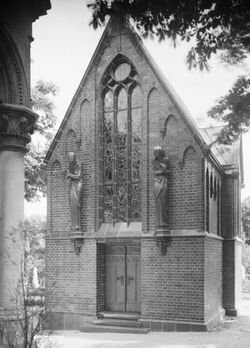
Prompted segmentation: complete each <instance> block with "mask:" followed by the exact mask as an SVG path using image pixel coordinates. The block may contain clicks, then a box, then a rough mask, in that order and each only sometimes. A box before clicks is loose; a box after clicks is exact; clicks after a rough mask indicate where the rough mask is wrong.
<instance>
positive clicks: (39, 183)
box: [25, 80, 58, 201]
mask: <svg viewBox="0 0 250 348" xmlns="http://www.w3.org/2000/svg"><path fill="white" fill-rule="evenodd" d="M57 93H58V88H57V87H56V86H55V84H54V83H52V82H46V81H43V80H39V81H37V83H36V85H35V87H34V88H32V90H31V105H32V109H33V110H34V111H35V112H37V113H38V114H39V119H38V122H37V124H36V131H37V132H36V135H35V137H34V136H33V139H32V142H31V143H30V144H29V152H28V153H27V155H26V156H25V199H26V200H27V201H32V200H34V199H39V197H40V196H41V195H45V194H46V176H45V164H44V163H43V159H44V157H45V154H46V151H47V148H48V145H49V143H50V142H51V140H52V138H53V135H54V126H55V122H56V117H55V115H54V104H53V102H52V100H51V97H53V96H56V95H57ZM34 138H35V139H34Z"/></svg>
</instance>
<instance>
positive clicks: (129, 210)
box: [102, 60, 142, 223]
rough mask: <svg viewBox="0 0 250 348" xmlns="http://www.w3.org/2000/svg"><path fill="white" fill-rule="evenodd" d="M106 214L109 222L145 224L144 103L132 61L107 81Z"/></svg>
mask: <svg viewBox="0 0 250 348" xmlns="http://www.w3.org/2000/svg"><path fill="white" fill-rule="evenodd" d="M103 81H104V86H103V94H102V100H103V156H104V213H103V220H104V222H106V223H111V222H113V223H115V222H127V223H129V222H132V221H141V157H142V156H141V143H142V107H141V106H142V105H141V103H142V101H141V89H140V86H139V84H138V81H139V77H138V74H137V72H136V70H135V68H134V67H133V66H132V64H130V62H128V61H124V60H120V61H119V62H116V63H113V64H111V65H110V67H109V68H108V70H107V72H106V74H105V77H104V79H103Z"/></svg>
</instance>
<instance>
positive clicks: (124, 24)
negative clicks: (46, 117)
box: [45, 17, 237, 166]
mask: <svg viewBox="0 0 250 348" xmlns="http://www.w3.org/2000/svg"><path fill="white" fill-rule="evenodd" d="M117 26H119V28H120V30H121V31H122V30H126V33H127V34H128V35H129V37H130V39H131V41H132V42H133V43H134V45H135V46H136V47H137V48H138V49H139V50H140V51H141V53H142V54H143V56H144V57H145V58H146V60H147V62H148V64H149V66H150V67H151V68H152V70H153V71H154V73H155V75H156V76H157V78H158V80H159V81H160V83H161V84H162V86H163V88H164V89H165V90H166V92H167V94H168V95H169V96H170V98H171V99H172V102H173V104H175V106H176V108H177V109H178V110H179V112H180V113H181V114H182V116H183V119H184V121H186V123H187V125H188V127H189V129H190V130H191V133H192V135H193V136H194V138H195V139H196V141H197V142H198V144H199V146H200V148H201V150H202V152H203V153H204V154H205V155H207V149H208V146H209V145H210V144H211V143H212V142H213V140H214V135H213V136H212V133H213V132H212V130H210V131H209V130H208V129H206V130H205V129H204V130H203V131H202V130H201V131H199V129H198V126H197V124H196V122H195V121H194V120H193V118H192V116H191V114H190V113H189V111H188V110H187V108H186V106H185V105H184V104H183V102H182V101H181V99H180V97H179V96H178V94H177V93H176V92H175V91H174V88H173V87H172V86H171V84H170V83H169V81H168V80H167V79H166V78H165V77H164V76H163V74H162V73H161V72H160V69H159V68H158V66H157V64H156V63H155V62H154V60H153V58H152V57H151V55H150V53H149V52H148V50H147V49H146V48H145V47H144V45H143V43H142V40H141V38H140V37H139V36H138V34H137V33H136V32H135V31H134V30H133V28H132V27H131V25H130V24H129V22H128V21H127V20H123V21H122V19H118V21H117V18H115V17H113V18H111V19H110V20H109V23H108V24H107V26H106V29H105V31H104V32H103V35H102V37H101V39H100V41H99V43H98V45H97V48H96V50H95V52H94V54H93V56H92V59H91V61H90V63H89V65H88V67H87V69H86V72H85V74H84V76H83V78H82V80H81V82H80V85H79V87H78V89H77V91H76V93H75V95H74V97H73V99H72V101H71V103H70V106H69V108H68V110H67V112H66V114H65V117H64V119H63V121H62V123H61V125H60V127H59V130H58V132H57V134H56V136H55V138H54V140H53V142H52V144H51V146H50V148H49V150H48V152H47V155H46V157H45V162H48V161H49V159H50V157H51V155H52V153H53V151H54V149H55V147H56V144H57V142H58V140H59V139H60V136H61V134H62V133H63V130H64V128H65V126H66V124H67V121H68V118H69V116H70V111H71V109H72V108H73V105H74V102H75V100H76V98H77V96H78V93H79V92H80V90H81V86H82V84H83V82H84V80H85V79H86V77H87V75H88V73H89V71H90V69H91V68H92V67H93V65H94V63H95V61H96V59H97V58H99V57H100V55H99V52H101V51H102V46H103V45H106V44H107V42H108V40H109V38H111V36H112V33H113V31H114V30H113V28H114V27H115V28H117ZM212 139H213V140H212ZM236 148H237V145H235V151H236ZM216 149H217V148H216V146H214V148H213V153H214V155H215V159H214V157H213V160H215V162H216V163H217V165H219V166H223V165H224V164H227V163H229V162H230V161H231V160H232V158H231V157H232V155H230V156H229V157H228V158H227V155H225V154H224V156H222V151H217V150H216ZM229 152H230V153H231V150H230V151H229ZM233 152H234V151H233ZM236 152H237V151H236ZM236 152H235V153H236ZM216 157H218V158H216Z"/></svg>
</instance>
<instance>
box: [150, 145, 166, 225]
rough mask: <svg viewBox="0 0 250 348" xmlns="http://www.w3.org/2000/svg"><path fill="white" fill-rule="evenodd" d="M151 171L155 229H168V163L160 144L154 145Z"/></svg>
mask: <svg viewBox="0 0 250 348" xmlns="http://www.w3.org/2000/svg"><path fill="white" fill-rule="evenodd" d="M154 156H155V158H154V160H153V173H154V196H155V203H156V231H168V191H169V173H170V163H169V160H168V159H167V158H166V155H165V151H164V150H163V148H162V147H161V146H155V147H154Z"/></svg>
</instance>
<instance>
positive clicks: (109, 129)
mask: <svg viewBox="0 0 250 348" xmlns="http://www.w3.org/2000/svg"><path fill="white" fill-rule="evenodd" d="M113 118H114V115H113V112H108V113H105V114H104V118H103V139H104V144H105V145H107V146H108V145H112V143H113V138H114V137H113V127H114V125H113V122H114V119H113Z"/></svg>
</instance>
